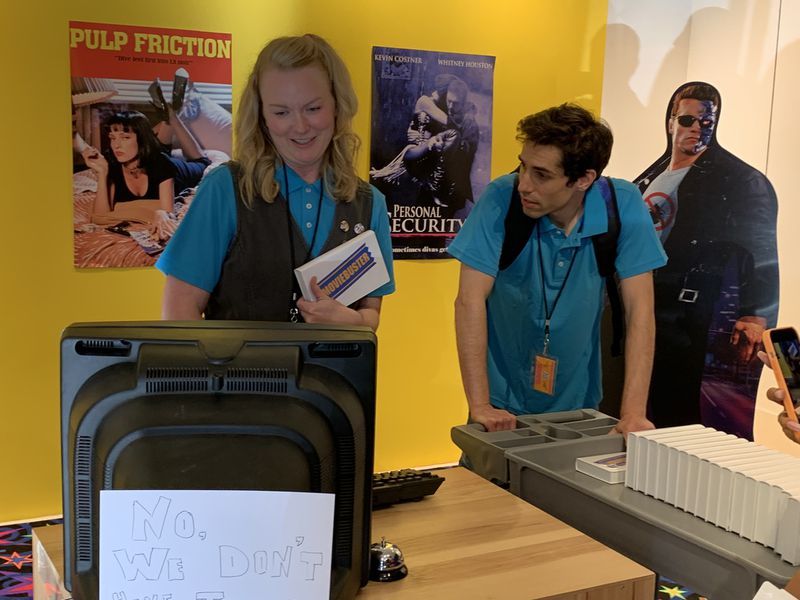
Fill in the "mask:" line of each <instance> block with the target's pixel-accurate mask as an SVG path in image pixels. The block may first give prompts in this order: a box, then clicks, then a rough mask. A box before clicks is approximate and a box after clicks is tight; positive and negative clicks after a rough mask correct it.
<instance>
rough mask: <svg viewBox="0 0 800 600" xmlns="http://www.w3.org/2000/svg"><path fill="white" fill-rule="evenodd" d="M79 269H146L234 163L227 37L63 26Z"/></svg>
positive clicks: (72, 24) (104, 26)
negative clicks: (213, 178)
mask: <svg viewBox="0 0 800 600" xmlns="http://www.w3.org/2000/svg"><path fill="white" fill-rule="evenodd" d="M69 51H70V69H71V75H72V161H73V162H72V164H73V177H72V197H73V232H74V234H73V239H74V264H75V266H76V267H88V268H90V267H143V266H149V265H152V264H153V263H154V262H155V261H156V259H157V258H158V256H159V254H160V253H161V252H162V250H163V249H164V247H165V245H166V244H167V242H168V241H169V238H170V237H171V235H172V233H173V232H174V231H175V228H176V227H177V226H178V224H179V223H180V221H181V219H182V217H183V215H184V214H185V212H186V210H187V208H188V206H189V204H190V203H191V200H192V198H193V195H194V189H195V187H196V186H197V185H198V184H199V182H200V180H201V179H202V177H203V175H204V173H205V172H207V170H209V168H210V167H212V166H215V165H216V164H219V163H221V162H224V161H226V160H228V158H229V157H230V156H231V36H230V34H227V33H210V32H205V31H189V30H182V29H164V28H155V27H132V26H126V25H110V24H104V23H84V22H70V24H69Z"/></svg>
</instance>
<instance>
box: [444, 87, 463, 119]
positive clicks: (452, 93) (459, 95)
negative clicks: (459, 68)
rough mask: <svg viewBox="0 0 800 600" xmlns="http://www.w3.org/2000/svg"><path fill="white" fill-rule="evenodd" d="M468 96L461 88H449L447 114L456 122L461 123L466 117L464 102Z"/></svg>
mask: <svg viewBox="0 0 800 600" xmlns="http://www.w3.org/2000/svg"><path fill="white" fill-rule="evenodd" d="M466 101H467V98H466V94H464V93H463V92H462V91H461V90H458V89H452V88H451V89H448V90H447V114H448V116H449V117H450V118H451V119H453V121H455V122H456V123H461V121H462V120H463V118H464V104H465V103H466Z"/></svg>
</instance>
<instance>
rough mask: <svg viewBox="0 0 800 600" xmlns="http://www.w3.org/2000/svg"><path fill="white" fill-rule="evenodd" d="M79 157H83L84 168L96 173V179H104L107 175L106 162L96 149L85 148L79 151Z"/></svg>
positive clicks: (91, 147)
mask: <svg viewBox="0 0 800 600" xmlns="http://www.w3.org/2000/svg"><path fill="white" fill-rule="evenodd" d="M81 156H83V160H84V162H85V163H86V166H87V167H89V168H90V169H91V170H92V171H94V172H95V173H97V176H98V177H105V176H106V175H108V161H107V160H106V157H105V156H103V154H102V153H101V152H100V151H99V150H98V149H97V148H94V147H93V146H86V147H85V148H84V149H83V150H82V151H81Z"/></svg>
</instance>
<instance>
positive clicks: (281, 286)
mask: <svg viewBox="0 0 800 600" xmlns="http://www.w3.org/2000/svg"><path fill="white" fill-rule="evenodd" d="M228 168H229V169H230V171H231V175H232V176H233V187H234V189H235V190H236V214H237V217H236V221H237V223H236V234H235V236H234V238H233V240H231V244H230V247H229V248H228V253H227V255H226V257H225V261H224V262H223V264H222V272H221V273H220V277H219V281H218V282H217V285H216V287H215V288H214V291H213V292H211V296H210V297H209V299H208V304H207V306H206V310H205V318H206V319H235V320H243V321H288V320H289V307H290V305H291V300H292V293H293V290H294V272H293V271H294V268H295V267H298V266H300V264H296V265H292V257H291V252H290V248H289V241H290V240H289V227H290V226H291V227H292V236H291V239H292V241H293V242H294V256H295V260H296V261H297V262H298V263H300V262H301V261H302V260H303V259H304V258H305V257H306V256H307V254H308V251H309V248H308V245H307V244H306V242H305V238H304V237H303V232H302V231H301V230H300V227H298V225H297V223H295V221H294V219H291V223H287V219H289V218H290V217H289V211H288V209H287V206H286V200H285V199H284V197H283V196H282V195H281V194H278V196H277V197H276V198H275V201H274V202H265V201H264V200H263V199H262V198H261V197H260V196H259V197H257V198H256V199H255V201H254V203H253V208H252V209H251V208H248V207H247V206H246V205H245V204H244V203H243V202H242V199H241V197H240V194H239V165H238V164H237V163H235V162H230V163H228ZM371 220H372V188H371V187H370V186H369V185H367V184H366V183H364V182H363V181H359V185H358V190H357V192H356V197H355V198H354V199H352V201H350V202H337V203H336V211H335V213H334V218H333V226H332V227H331V230H330V234H329V235H328V239H327V240H326V241H325V245H324V246H323V248H322V251H321V252H327V251H328V250H331V249H332V248H335V247H336V246H338V245H340V244H342V243H343V242H345V241H347V240H349V239H351V238H353V237H355V236H356V235H357V233H356V231H355V229H356V228H355V225H356V224H359V223H360V224H362V225H363V226H364V229H365V230H366V229H369V226H370V222H371ZM344 223H347V226H343V224H344ZM340 225H341V226H340ZM318 226H319V224H318ZM360 231H361V228H359V232H360Z"/></svg>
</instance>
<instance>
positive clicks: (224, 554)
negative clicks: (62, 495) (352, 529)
mask: <svg viewBox="0 0 800 600" xmlns="http://www.w3.org/2000/svg"><path fill="white" fill-rule="evenodd" d="M333 508H334V496H333V494H311V493H298V492H260V491H219V490H215V491H198V490H143V491H130V490H108V491H101V492H100V555H99V556H100V599H101V600H179V599H180V600H188V599H193V600H224V599H229V600H233V599H241V598H293V599H296V600H306V599H308V600H311V599H323V598H324V599H327V598H328V597H329V596H330V576H331V547H332V540H333Z"/></svg>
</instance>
